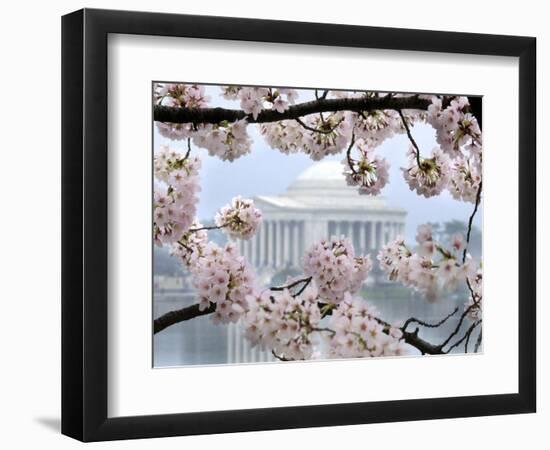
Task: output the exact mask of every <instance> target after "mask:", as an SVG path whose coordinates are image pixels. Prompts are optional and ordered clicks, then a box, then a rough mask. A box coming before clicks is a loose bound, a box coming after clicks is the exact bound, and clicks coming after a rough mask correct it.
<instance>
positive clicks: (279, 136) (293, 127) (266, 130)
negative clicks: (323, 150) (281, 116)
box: [260, 120, 305, 155]
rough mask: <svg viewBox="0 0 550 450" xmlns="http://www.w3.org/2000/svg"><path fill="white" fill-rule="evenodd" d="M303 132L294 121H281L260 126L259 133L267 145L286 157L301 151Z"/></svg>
mask: <svg viewBox="0 0 550 450" xmlns="http://www.w3.org/2000/svg"><path fill="white" fill-rule="evenodd" d="M304 131H305V130H304V128H303V127H302V126H301V125H300V124H299V123H298V122H296V121H295V120H281V121H279V122H271V123H262V124H261V125H260V132H261V133H262V135H263V136H264V138H265V140H266V142H267V144H268V145H269V146H270V147H271V148H274V149H277V150H279V151H280V152H282V153H284V154H287V155H288V154H290V153H297V152H299V151H301V150H302V141H303V138H304Z"/></svg>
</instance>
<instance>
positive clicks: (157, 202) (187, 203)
mask: <svg viewBox="0 0 550 450" xmlns="http://www.w3.org/2000/svg"><path fill="white" fill-rule="evenodd" d="M200 166H201V162H200V159H199V158H198V157H187V158H185V157H184V156H182V155H181V154H180V153H178V152H176V151H173V150H171V149H170V148H169V147H167V146H164V147H163V148H162V149H161V151H160V152H159V153H158V154H157V155H156V156H155V159H154V172H155V177H156V178H157V180H158V181H161V182H162V184H161V183H155V192H154V201H153V203H154V204H153V208H154V211H153V220H154V223H153V235H154V240H155V242H156V243H157V244H158V245H162V244H163V243H174V242H176V241H178V239H180V238H181V236H182V235H183V234H185V233H186V232H187V230H188V229H189V227H190V225H191V223H192V222H193V218H194V216H195V213H196V209H197V202H198V197H197V193H198V192H199V191H200V186H199V177H198V173H199V172H198V171H199V168H200Z"/></svg>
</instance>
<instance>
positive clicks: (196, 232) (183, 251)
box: [170, 219, 208, 268]
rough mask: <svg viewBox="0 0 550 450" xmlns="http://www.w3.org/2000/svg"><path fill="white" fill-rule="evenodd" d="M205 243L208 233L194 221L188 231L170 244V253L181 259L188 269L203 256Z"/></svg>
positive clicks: (200, 224)
mask: <svg viewBox="0 0 550 450" xmlns="http://www.w3.org/2000/svg"><path fill="white" fill-rule="evenodd" d="M207 243H208V233H207V232H206V230H204V229H203V225H202V223H200V222H199V221H198V220H196V219H195V220H194V221H193V223H192V224H191V226H190V227H189V231H187V232H185V233H184V234H183V235H182V236H181V237H180V238H179V239H178V241H177V242H175V243H174V244H172V250H171V252H170V253H171V254H172V255H173V256H176V257H177V258H179V259H181V262H182V264H183V265H184V266H185V267H187V268H190V267H191V264H193V263H194V262H195V261H196V260H197V258H200V257H202V256H203V255H204V250H205V248H206V244H207Z"/></svg>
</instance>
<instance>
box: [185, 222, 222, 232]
mask: <svg viewBox="0 0 550 450" xmlns="http://www.w3.org/2000/svg"><path fill="white" fill-rule="evenodd" d="M226 226H227V225H226V224H223V225H211V226H208V227H200V228H191V229H189V233H196V232H197V231H202V230H221V229H222V228H223V227H226Z"/></svg>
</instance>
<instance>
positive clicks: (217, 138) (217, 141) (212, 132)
mask: <svg viewBox="0 0 550 450" xmlns="http://www.w3.org/2000/svg"><path fill="white" fill-rule="evenodd" d="M247 126H248V122H247V121H246V119H242V120H238V121H236V122H231V123H229V122H222V123H220V124H217V125H205V126H201V127H200V128H198V129H197V131H196V132H195V133H194V134H193V143H194V144H195V145H197V146H198V147H202V148H205V149H207V150H208V154H209V155H210V156H217V157H218V158H220V159H221V160H222V161H230V162H231V161H234V160H236V159H237V158H240V157H241V156H243V155H246V154H248V153H250V148H251V146H252V140H251V139H250V137H249V135H248V131H247Z"/></svg>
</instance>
